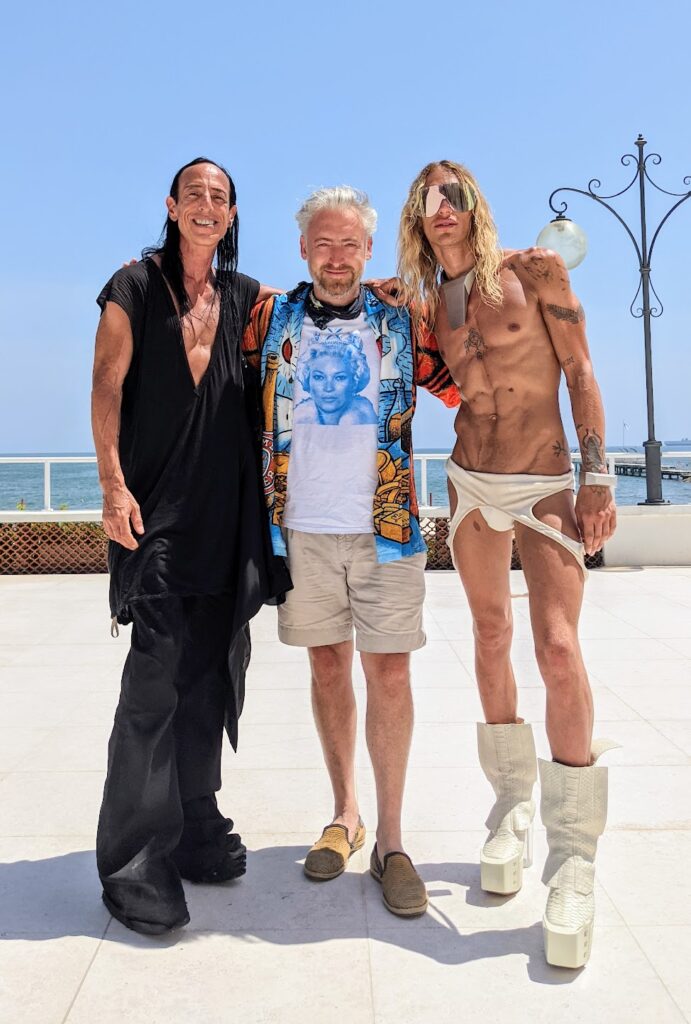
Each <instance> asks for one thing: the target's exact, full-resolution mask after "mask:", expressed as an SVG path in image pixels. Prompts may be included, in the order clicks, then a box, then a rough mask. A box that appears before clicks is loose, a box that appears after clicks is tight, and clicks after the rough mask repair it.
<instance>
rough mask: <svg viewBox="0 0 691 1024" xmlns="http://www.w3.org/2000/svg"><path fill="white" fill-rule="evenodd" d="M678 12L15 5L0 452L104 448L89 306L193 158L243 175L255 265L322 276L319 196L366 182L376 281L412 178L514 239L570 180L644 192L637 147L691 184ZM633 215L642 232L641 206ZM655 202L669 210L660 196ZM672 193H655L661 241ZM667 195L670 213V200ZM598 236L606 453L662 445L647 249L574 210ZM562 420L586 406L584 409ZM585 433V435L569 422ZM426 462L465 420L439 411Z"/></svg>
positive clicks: (685, 347) (673, 315) (669, 174)
mask: <svg viewBox="0 0 691 1024" xmlns="http://www.w3.org/2000/svg"><path fill="white" fill-rule="evenodd" d="M690 22H691V14H690V13H689V8H688V4H687V3H686V2H681V0H679V2H670V0H660V2H658V3H657V4H656V5H655V7H654V8H653V6H652V5H651V4H649V3H642V2H640V0H631V2H619V0H605V3H602V0H599V2H593V0H582V2H581V3H579V4H577V5H576V4H573V5H569V6H568V8H566V7H565V6H564V5H562V4H559V3H555V2H551V3H545V2H542V0H539V2H531V0H524V2H523V3H520V4H519V3H515V2H508V0H485V3H484V4H482V5H479V4H478V5H473V6H471V5H467V4H461V3H458V2H453V3H450V2H446V0H443V2H437V3H435V4H411V3H408V2H402V3H395V4H394V3H389V2H382V3H379V4H374V3H372V2H369V3H365V2H362V0H352V2H350V3H349V4H347V5H346V4H342V5H332V4H326V3H323V2H322V3H315V2H312V0H309V2H306V3H297V4H293V5H286V4H279V3H262V2H256V3H253V4H246V5H242V6H241V5H239V4H237V3H234V4H232V5H231V4H216V5H201V4H192V3H181V2H179V0H170V2H168V3H165V4H163V3H160V2H158V0H148V2H142V0H138V2H136V3H133V2H131V0H121V2H119V3H118V4H117V5H115V4H113V5H111V4H109V5H100V4H94V3H93V2H92V3H89V4H87V3H71V2H70V0H66V2H64V3H62V4H59V5H56V4H50V5H49V4H47V3H45V2H39V3H37V4H33V5H29V4H22V5H19V6H14V7H13V8H12V9H11V10H8V11H6V12H5V14H4V17H3V23H4V24H3V33H2V38H1V39H0V96H2V106H3V113H2V142H3V147H2V149H3V158H2V161H1V164H0V186H1V194H2V196H3V203H2V235H3V245H2V247H1V250H0V264H1V265H0V300H1V302H2V309H3V312H4V316H3V317H2V321H1V322H0V346H1V350H2V375H1V377H0V451H4V452H8V451H13V452H22V451H24V452H44V451H85V450H90V449H91V447H92V445H91V437H90V427H89V384H90V363H91V353H92V347H93V336H94V331H95V327H96V322H97V307H96V304H95V302H94V298H95V296H96V294H97V293H98V291H99V290H100V288H101V286H102V284H103V283H104V282H105V280H107V278H108V277H109V276H110V274H111V273H112V272H113V270H114V269H116V268H117V267H118V266H119V265H120V264H121V263H122V262H123V261H124V260H126V259H127V258H129V257H131V256H136V255H138V253H139V251H140V250H141V248H142V247H143V246H144V245H146V244H149V243H150V242H152V241H153V240H155V239H156V238H157V237H158V234H159V231H160V228H161V226H162V223H163V219H164V205H163V204H164V199H165V196H166V194H167V189H168V186H169V183H170V179H171V177H172V174H173V172H174V171H175V170H176V169H177V167H178V166H179V165H181V164H182V163H185V162H186V161H187V160H188V159H190V158H191V157H194V156H197V155H199V154H201V153H203V154H205V155H208V156H210V157H212V158H214V159H217V160H219V161H220V162H222V163H225V164H226V165H227V166H228V167H229V168H230V170H231V172H232V173H233V176H234V178H235V181H236V184H237V188H238V195H239V209H240V218H241V230H240V252H241V257H240V264H241V269H242V270H244V271H245V272H246V273H250V274H252V275H254V276H255V277H258V278H260V279H261V280H262V281H266V282H268V283H271V284H274V285H277V286H281V287H289V286H291V285H293V284H294V283H296V281H297V280H299V279H300V278H301V277H303V276H304V269H303V268H304V264H303V263H302V261H301V260H300V258H299V253H298V234H297V228H296V225H295V221H294V219H293V215H294V211H295V210H296V208H297V207H298V206H299V204H300V202H301V200H302V198H303V197H304V196H305V195H306V194H307V193H308V192H309V191H310V190H311V189H312V188H314V187H318V186H320V185H326V184H338V183H342V182H347V183H349V184H353V185H356V186H358V187H361V188H364V189H366V190H367V191H368V192H369V194H370V196H371V199H372V201H373V203H374V205H375V206H376V207H377V209H378V211H379V217H380V226H379V230H378V232H377V235H376V237H375V245H374V258H373V260H372V262H371V264H370V266H371V270H372V273H373V274H376V275H379V274H381V275H385V274H388V273H390V272H391V271H392V269H393V267H394V260H395V240H396V232H397V226H398V216H399V212H400V208H401V205H402V202H403V199H404V197H405V193H406V190H407V186H408V185H409V183H410V181H411V180H412V178H413V176H414V175H415V174H416V173H417V171H418V170H419V168H420V167H421V166H422V165H423V164H424V163H426V162H427V161H428V160H430V159H437V158H441V157H450V158H452V159H456V160H460V161H461V162H464V163H467V164H468V166H469V167H470V168H471V169H472V170H473V171H474V172H475V173H476V175H477V176H478V178H479V180H480V183H481V185H482V186H483V189H484V191H485V193H486V194H487V196H488V198H489V200H490V203H491V205H492V208H493V210H494V213H495V216H496V219H497V222H498V225H499V228H500V233H501V237H502V240H503V243H504V245H506V246H507V247H523V246H527V245H531V244H533V243H534V241H535V238H536V236H537V234H538V232H539V230H540V229H541V228H542V227H543V226H544V224H545V223H546V221H547V220H548V219H549V216H548V212H549V211H548V207H547V197H548V196H549V194H550V192H551V191H552V190H553V189H554V188H556V187H557V186H559V185H575V186H578V187H584V186H585V185H586V183H587V182H588V180H589V179H590V178H591V177H599V178H601V180H602V183H603V186H604V190H605V191H607V192H615V191H617V190H618V189H620V188H623V187H624V185H625V184H626V182H627V180H628V177H627V175H629V173H630V172H629V171H628V170H627V169H626V168H624V167H622V166H621V165H620V163H619V158H620V156H621V155H622V154H623V153H626V152H631V150H632V149H633V148H634V140H635V138H636V136H637V134H638V132H643V133H644V134H645V135H646V137H647V139H648V141H649V143H650V146H649V149H650V150H655V151H658V152H659V153H660V154H661V155H662V157H663V160H662V164H661V165H660V166H659V167H658V168H655V169H654V172H655V174H656V176H657V180H658V181H659V182H660V183H661V184H662V185H663V186H664V187H665V188H667V189H669V190H671V191H682V190H683V189H684V185H683V181H682V179H683V177H684V175H686V174H691V143H690V142H689V132H688V126H689V121H690V118H689V115H690V114H691V103H690V102H689V100H690V93H691V86H690V85H689V75H688V53H687V47H688V39H689V29H690V27H691V25H690ZM623 199H624V202H623V203H622V205H621V207H620V208H621V211H622V213H623V215H624V216H625V217H626V218H627V219H630V220H632V221H633V223H634V224H635V223H636V218H637V206H636V202H635V197H634V196H632V195H631V194H629V195H627V196H625V197H623ZM658 200H660V202H658ZM665 200H666V197H662V196H651V201H650V204H649V218H650V219H651V221H652V222H653V226H654V224H655V223H656V222H657V220H658V219H659V216H660V215H661V214H662V213H664V211H665V210H666V209H667V205H666V203H665V202H664V201H665ZM669 202H671V200H669ZM570 212H571V213H572V215H573V217H574V219H575V220H577V221H578V222H579V223H580V224H581V225H582V227H584V228H585V230H586V231H587V233H588V236H589V240H590V249H589V254H588V257H587V258H586V261H585V262H584V263H583V264H582V265H581V267H579V268H578V269H577V270H575V271H574V273H573V282H574V287H575V289H576V291H577V292H578V294H579V296H580V298H581V300H582V302H583V304H584V306H585V308H586V312H587V314H588V329H589V337H590V342H591V349H592V352H593V357H594V361H595V367H596V371H597V374H598V378H599V381H600V384H601V387H602V390H603V393H604V397H605V406H606V411H607V418H608V441H609V443H610V444H620V443H621V440H622V422H623V421H625V422H626V423H627V424H628V430H627V433H626V439H627V441H628V442H629V443H640V442H641V441H642V440H643V439H644V436H645V423H646V412H645V387H644V371H643V342H642V325H641V322H640V321H637V320H633V319H632V318H631V316H630V315H629V313H628V307H629V304H630V302H631V299H632V298H633V294H634V292H635V289H636V286H637V268H636V263H635V258H634V252H633V249H632V247H631V243H630V242H629V241H628V239H627V238H626V236H625V234H624V232H623V230H622V229H621V227H620V226H619V225H618V224H617V223H616V221H615V220H614V218H612V217H611V216H610V215H608V214H607V213H606V211H603V210H600V209H599V208H598V207H597V206H596V204H594V203H593V202H590V201H588V200H587V199H579V198H578V197H573V200H572V202H571V206H570ZM689 239H691V201H689V202H688V203H687V204H686V205H685V206H684V207H682V208H681V209H680V210H679V211H678V212H677V213H676V214H675V215H674V216H673V218H672V219H671V220H670V222H669V223H668V225H667V226H666V227H665V229H664V231H663V233H662V235H661V237H660V239H659V242H658V245H657V247H656V252H655V259H654V262H653V277H654V282H655V284H656V286H657V289H658V292H659V294H660V296H661V298H662V300H663V303H664V305H665V313H664V315H663V317H662V318H661V319H659V320H657V321H655V322H654V326H653V353H654V368H655V395H656V427H657V436H658V438H660V439H663V440H664V439H669V438H675V437H681V436H683V435H685V436H691V402H690V401H689V391H690V386H689V382H690V381H691V345H690V344H689V335H690V330H689V294H690V293H689V284H688V275H689V270H688V255H687V254H688V250H689ZM567 412H568V410H567ZM567 428H568V429H567V433H568V435H569V437H570V438H573V425H572V423H571V422H570V418H569V417H568V416H567ZM414 434H415V439H416V444H417V446H418V447H430V446H433V447H441V448H443V447H445V446H448V445H449V444H450V441H451V436H452V417H451V416H450V415H449V413H448V412H446V411H445V410H444V409H442V407H441V405H440V403H437V402H436V401H435V400H433V399H429V398H427V396H423V398H422V400H421V402H420V405H419V411H418V414H417V417H416V425H415V431H414Z"/></svg>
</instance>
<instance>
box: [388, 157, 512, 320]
mask: <svg viewBox="0 0 691 1024" xmlns="http://www.w3.org/2000/svg"><path fill="white" fill-rule="evenodd" d="M440 167H443V168H444V169H445V170H447V171H450V172H451V173H452V174H453V175H454V176H455V177H456V178H457V179H458V181H459V182H460V184H461V186H462V187H463V189H464V190H466V191H468V190H470V192H472V194H473V195H474V196H475V207H474V209H473V211H472V224H471V228H470V239H469V241H470V247H471V249H472V251H473V254H474V256H475V284H476V287H477V290H478V292H479V293H480V298H481V299H482V301H483V302H485V303H487V305H489V306H498V305H500V303H501V300H502V288H501V280H500V278H499V270H500V267H501V262H502V258H503V255H502V251H501V249H500V248H499V239H498V237H497V228H496V225H495V223H494V220H493V218H492V213H491V210H490V208H489V206H488V204H487V200H486V199H485V197H484V196H483V195H482V192H481V191H480V189H479V187H478V184H477V182H476V180H475V178H474V177H473V175H472V174H471V173H470V171H469V170H468V169H467V167H463V165H462V164H457V163H454V161H453V160H435V161H434V162H433V163H431V164H427V165H426V166H425V167H423V168H422V170H421V171H420V173H419V174H418V175H417V177H416V178H415V180H414V181H413V184H412V185H411V186H410V191H409V192H408V198H407V199H406V202H405V205H404V207H403V210H402V211H401V224H400V227H399V231H398V276H399V278H400V279H401V281H402V282H403V299H404V301H405V303H406V304H410V305H411V306H412V307H413V310H414V311H415V312H416V314H417V315H418V316H420V315H422V310H421V303H423V304H424V307H425V310H424V312H425V314H426V316H427V317H428V318H429V321H430V323H434V317H435V315H436V312H437V307H438V305H439V290H438V283H439V272H440V269H441V268H440V266H439V264H438V263H437V258H436V256H435V255H434V252H433V251H432V246H431V245H430V244H429V242H428V241H427V239H426V238H425V233H424V231H423V229H422V216H423V202H422V190H423V188H424V187H425V182H426V180H427V175H428V174H430V173H431V172H432V171H434V170H437V169H438V168H440Z"/></svg>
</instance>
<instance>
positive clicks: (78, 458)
mask: <svg viewBox="0 0 691 1024" xmlns="http://www.w3.org/2000/svg"><path fill="white" fill-rule="evenodd" d="M80 462H92V463H95V462H96V456H95V455H0V465H5V466H6V465H27V464H33V465H39V466H41V465H42V466H43V508H42V509H41V511H42V512H52V511H53V506H52V504H51V482H50V467H51V466H52V465H53V464H55V463H80ZM3 511H9V509H4V510H3ZM84 511H88V512H95V511H99V510H97V509H86V510H84Z"/></svg>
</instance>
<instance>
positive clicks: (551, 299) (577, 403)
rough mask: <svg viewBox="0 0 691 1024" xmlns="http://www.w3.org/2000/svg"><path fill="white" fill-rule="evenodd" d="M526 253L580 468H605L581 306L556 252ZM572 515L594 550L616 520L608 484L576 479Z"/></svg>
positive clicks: (599, 409)
mask: <svg viewBox="0 0 691 1024" xmlns="http://www.w3.org/2000/svg"><path fill="white" fill-rule="evenodd" d="M525 258H527V259H529V260H530V259H532V261H533V263H534V264H535V261H536V260H537V262H538V263H539V266H540V270H539V272H538V273H537V274H536V275H534V276H533V282H534V288H535V290H536V291H537V295H538V301H539V304H540V311H541V313H542V316H543V319H544V321H545V324H546V326H547V330H548V332H549V336H550V338H551V340H552V345H553V346H554V351H555V353H556V355H557V358H558V360H559V364H560V366H561V368H562V370H563V372H564V376H565V378H566V384H567V387H568V389H569V397H570V399H571V410H572V412H573V418H574V423H575V426H576V435H577V437H578V443H579V446H580V449H581V473H582V474H585V473H604V474H606V473H608V469H607V458H606V456H605V411H604V408H603V405H602V396H601V395H600V389H599V387H598V385H597V381H596V380H595V374H594V372H593V364H592V362H591V359H590V352H589V349H588V340H587V338H586V333H585V312H584V310H583V306H582V305H581V304H580V302H579V301H578V299H577V297H576V296H575V294H574V292H573V290H572V288H571V282H570V281H569V274H568V271H567V269H566V266H565V264H564V261H563V260H562V258H561V256H558V255H557V254H556V253H553V252H551V251H549V250H544V249H542V250H540V249H537V250H532V252H531V251H530V250H529V252H528V254H526V257H524V259H525ZM535 266H537V264H535ZM576 519H577V520H578V527H579V529H580V531H581V536H582V537H583V544H584V546H585V550H586V554H589V555H592V554H594V552H595V551H599V550H600V548H601V547H602V546H603V544H604V543H605V542H606V541H607V540H609V538H610V537H611V536H612V534H613V533H614V530H615V528H616V525H617V513H616V507H615V504H614V496H613V494H612V491H611V489H610V488H609V487H607V486H602V485H601V484H597V483H596V484H585V483H583V484H581V486H580V487H579V488H578V494H577V495H576Z"/></svg>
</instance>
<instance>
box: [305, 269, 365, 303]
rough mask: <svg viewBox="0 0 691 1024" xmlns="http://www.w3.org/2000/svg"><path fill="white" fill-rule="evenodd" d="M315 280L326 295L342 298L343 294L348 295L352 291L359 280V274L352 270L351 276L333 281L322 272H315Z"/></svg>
mask: <svg viewBox="0 0 691 1024" xmlns="http://www.w3.org/2000/svg"><path fill="white" fill-rule="evenodd" d="M314 280H315V281H316V283H317V284H318V285H319V287H320V289H321V291H322V292H323V293H324V295H326V296H327V297H329V298H335V299H340V298H341V296H343V295H347V294H348V292H352V290H353V288H354V287H355V285H356V283H357V282H358V279H357V275H356V273H355V271H354V270H351V271H350V275H349V277H344V278H343V279H342V280H341V281H331V280H329V278H328V277H326V276H325V275H322V274H315V275H314Z"/></svg>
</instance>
